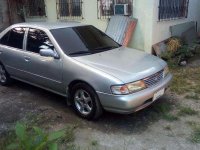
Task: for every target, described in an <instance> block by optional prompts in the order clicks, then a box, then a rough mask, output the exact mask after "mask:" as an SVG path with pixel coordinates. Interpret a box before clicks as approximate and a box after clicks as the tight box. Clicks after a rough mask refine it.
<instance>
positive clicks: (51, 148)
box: [49, 143, 58, 150]
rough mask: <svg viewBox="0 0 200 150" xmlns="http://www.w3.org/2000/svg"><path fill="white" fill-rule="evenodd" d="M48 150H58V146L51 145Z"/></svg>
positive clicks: (55, 144)
mask: <svg viewBox="0 0 200 150" xmlns="http://www.w3.org/2000/svg"><path fill="white" fill-rule="evenodd" d="M49 150H58V144H57V143H51V144H50V145H49Z"/></svg>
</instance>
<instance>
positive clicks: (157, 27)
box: [26, 0, 200, 53]
mask: <svg viewBox="0 0 200 150" xmlns="http://www.w3.org/2000/svg"><path fill="white" fill-rule="evenodd" d="M45 3H46V13H47V18H27V19H26V21H46V20H48V21H57V14H56V11H57V10H56V0H45ZM158 6H159V0H133V17H134V18H137V19H138V24H137V26H136V30H135V33H134V36H133V38H132V40H131V42H130V44H129V47H132V48H136V49H139V50H144V51H146V52H149V53H151V49H152V45H153V44H155V43H158V42H160V41H162V40H165V39H167V38H169V37H170V32H169V27H170V26H171V25H175V24H179V23H183V22H187V21H194V20H195V21H198V22H199V24H200V13H199V10H200V9H199V8H200V0H190V5H189V14H188V18H187V19H178V20H173V21H163V22H158ZM97 11H98V10H97V0H83V17H84V19H83V20H77V21H80V22H82V23H84V24H92V25H94V26H96V27H97V28H99V29H100V30H102V31H105V30H106V27H107V23H108V20H102V19H98V18H97Z"/></svg>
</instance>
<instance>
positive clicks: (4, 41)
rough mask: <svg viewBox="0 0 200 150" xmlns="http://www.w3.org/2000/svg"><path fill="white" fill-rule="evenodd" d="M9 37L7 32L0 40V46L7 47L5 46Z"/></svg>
mask: <svg viewBox="0 0 200 150" xmlns="http://www.w3.org/2000/svg"><path fill="white" fill-rule="evenodd" d="M9 35H10V31H8V32H7V33H6V34H5V35H4V36H3V37H2V38H1V39H0V44H2V45H7V44H8V38H9Z"/></svg>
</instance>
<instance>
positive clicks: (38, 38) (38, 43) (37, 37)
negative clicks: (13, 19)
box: [26, 29, 54, 53]
mask: <svg viewBox="0 0 200 150" xmlns="http://www.w3.org/2000/svg"><path fill="white" fill-rule="evenodd" d="M26 49H27V51H30V52H33V53H39V52H40V50H41V49H51V50H54V46H53V44H52V43H51V41H50V39H49V37H48V36H47V34H46V33H45V32H44V31H41V30H39V29H29V31H28V36H27V48H26Z"/></svg>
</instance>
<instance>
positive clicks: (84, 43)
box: [51, 26, 120, 55]
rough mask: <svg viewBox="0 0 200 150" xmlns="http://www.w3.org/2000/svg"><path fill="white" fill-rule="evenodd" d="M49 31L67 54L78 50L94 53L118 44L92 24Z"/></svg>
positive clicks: (115, 46)
mask: <svg viewBox="0 0 200 150" xmlns="http://www.w3.org/2000/svg"><path fill="white" fill-rule="evenodd" d="M51 33H52V35H53V36H54V38H55V39H56V41H57V42H58V44H59V45H60V47H61V48H62V50H63V51H64V52H65V53H66V54H67V55H70V54H72V53H76V52H80V51H81V52H91V53H96V52H101V51H106V50H110V49H112V48H117V47H119V46H120V45H119V44H118V43H116V42H115V41H114V40H113V39H111V38H110V37H109V36H107V35H106V34H105V33H103V32H102V31H100V30H98V29H97V28H95V27H93V26H79V27H72V28H61V29H53V30H51Z"/></svg>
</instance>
